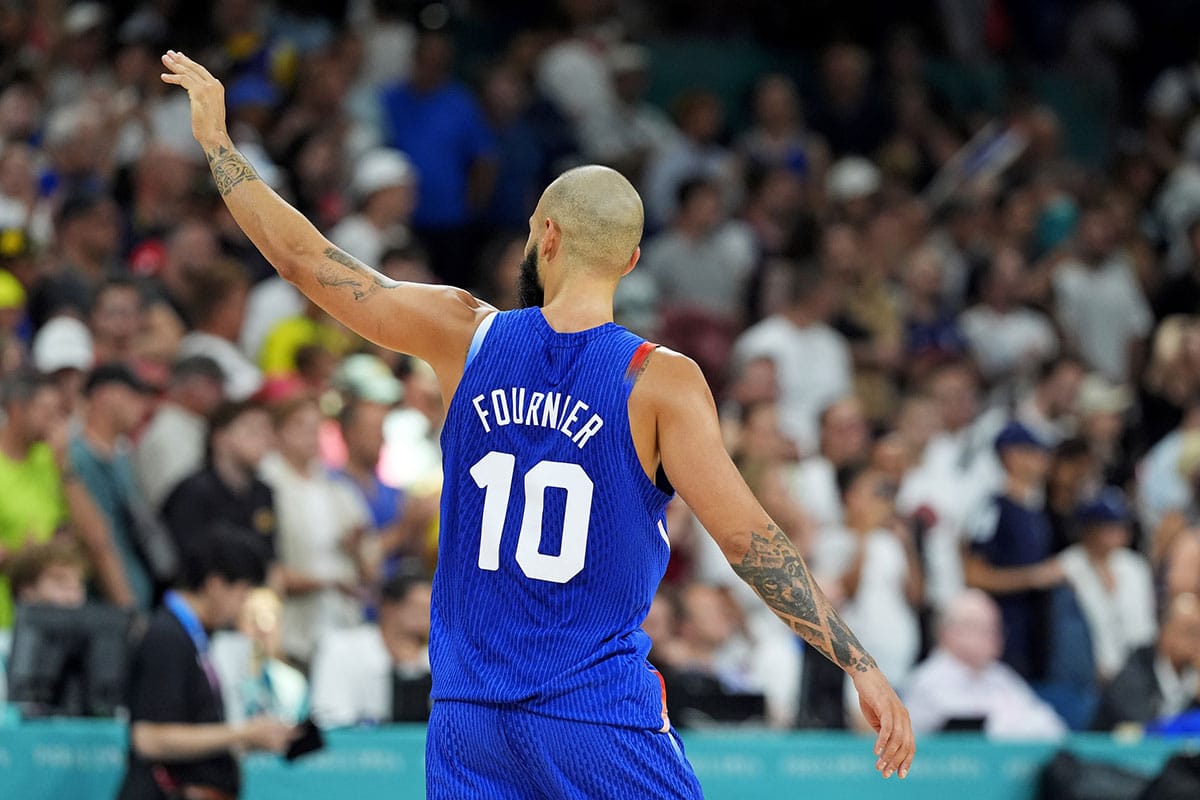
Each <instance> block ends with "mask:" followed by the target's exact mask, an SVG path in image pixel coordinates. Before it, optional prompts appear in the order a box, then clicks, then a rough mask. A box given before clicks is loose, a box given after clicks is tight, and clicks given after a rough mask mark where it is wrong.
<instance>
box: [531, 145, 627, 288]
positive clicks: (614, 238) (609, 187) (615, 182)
mask: <svg viewBox="0 0 1200 800" xmlns="http://www.w3.org/2000/svg"><path fill="white" fill-rule="evenodd" d="M643 218H644V213H643V210H642V199H641V198H640V197H639V196H638V193H637V190H636V189H634V188H633V184H631V183H630V182H629V181H628V180H626V179H625V177H624V176H623V175H621V173H619V172H617V171H616V170H613V169H609V168H608V167H601V166H595V165H591V166H585V167H576V168H575V169H572V170H568V171H567V172H564V173H563V174H562V175H559V176H558V178H556V179H555V180H554V182H553V183H551V184H550V185H549V186H548V187H546V191H545V192H543V193H542V199H541V200H540V201H539V202H538V207H537V210H536V211H535V212H534V223H535V230H537V229H541V228H543V227H544V226H545V222H546V221H547V220H550V221H551V222H553V223H554V224H555V225H557V226H558V228H559V229H560V231H561V235H562V255H563V263H564V264H565V265H567V266H568V267H570V268H574V267H576V266H579V267H582V268H586V269H589V270H593V271H596V272H600V273H604V274H611V275H612V277H613V278H618V277H620V276H621V275H622V274H623V273H624V271H625V268H626V267H627V266H629V261H630V259H631V258H632V257H633V251H634V250H635V249H636V248H637V246H638V243H639V242H640V241H641V239H642V222H643Z"/></svg>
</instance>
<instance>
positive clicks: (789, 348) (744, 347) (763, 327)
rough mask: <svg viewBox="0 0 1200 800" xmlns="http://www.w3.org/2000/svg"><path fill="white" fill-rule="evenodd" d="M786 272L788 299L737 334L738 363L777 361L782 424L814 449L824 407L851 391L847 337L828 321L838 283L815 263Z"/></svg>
mask: <svg viewBox="0 0 1200 800" xmlns="http://www.w3.org/2000/svg"><path fill="white" fill-rule="evenodd" d="M788 277H789V278H790V282H791V286H790V287H789V288H790V295H791V298H790V302H789V304H788V305H787V307H786V308H785V309H784V310H783V311H781V312H779V313H777V314H773V315H771V316H770V317H767V318H766V319H764V320H763V321H762V322H759V323H758V324H756V325H753V326H751V327H750V328H749V329H748V330H747V331H746V332H745V333H743V334H742V335H741V336H740V337H739V338H738V340H737V342H736V343H735V344H734V351H733V354H734V362H735V364H737V365H744V364H747V363H749V362H750V361H752V360H754V359H757V358H769V359H770V360H771V361H773V362H774V364H775V371H776V375H777V378H778V380H779V405H780V411H781V412H782V414H781V417H782V418H781V427H782V428H783V431H784V433H786V434H787V435H788V437H789V438H791V439H792V441H794V442H795V443H796V445H797V446H798V447H800V448H801V451H802V452H809V453H811V452H813V451H815V449H816V445H817V429H818V420H819V417H820V414H821V410H822V409H823V408H825V407H826V406H828V405H829V404H830V403H832V402H834V401H835V400H837V399H838V398H839V397H844V396H846V395H847V394H849V393H850V391H851V388H852V385H851V379H852V375H853V370H852V367H851V363H850V348H849V347H848V346H847V345H846V340H845V338H844V337H843V336H842V335H841V334H840V333H838V332H837V331H835V330H834V329H833V328H831V327H830V326H829V325H828V320H829V318H830V317H831V316H832V315H833V312H834V310H835V307H836V305H837V293H836V289H835V287H834V286H833V285H832V284H831V283H830V281H829V280H828V279H827V278H826V277H825V275H823V274H822V273H821V272H820V270H818V269H817V268H816V267H814V266H812V265H804V266H797V267H796V268H794V271H792V272H791V274H790V275H789V276H788Z"/></svg>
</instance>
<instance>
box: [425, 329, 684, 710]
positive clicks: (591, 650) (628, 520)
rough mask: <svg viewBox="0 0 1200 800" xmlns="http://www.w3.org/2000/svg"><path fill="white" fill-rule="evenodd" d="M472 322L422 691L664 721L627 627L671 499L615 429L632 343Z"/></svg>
mask: <svg viewBox="0 0 1200 800" xmlns="http://www.w3.org/2000/svg"><path fill="white" fill-rule="evenodd" d="M485 326H490V327H485ZM480 328H481V329H480V331H479V332H478V333H477V334H476V337H475V341H474V342H473V343H472V346H471V353H470V354H469V355H468V358H467V366H466V369H465V371H464V373H463V377H462V382H461V383H460V384H459V386H458V389H457V391H456V392H455V394H454V398H453V400H452V401H451V403H450V408H449V410H448V413H447V418H446V424H445V428H444V430H443V431H442V449H443V457H444V471H445V484H444V486H443V488H442V510H441V534H440V540H439V543H438V566H437V572H436V574H435V576H434V581H433V612H432V631H431V634H430V660H431V662H432V666H433V692H432V696H433V698H434V700H460V701H467V702H476V703H487V704H496V705H518V706H520V707H521V708H524V709H526V710H529V711H534V712H537V713H542V714H545V715H548V716H554V717H560V718H563V719H568V720H580V721H585V722H598V723H607V724H612V725H620V726H625V727H634V728H649V729H653V730H661V729H664V726H665V725H666V709H665V695H664V690H663V687H662V682H661V677H660V676H659V674H658V673H657V671H655V670H654V669H653V668H652V667H651V666H650V664H649V663H648V662H647V661H646V655H647V653H648V652H649V650H650V639H649V637H648V636H647V635H646V634H645V633H644V632H643V631H642V629H641V624H642V622H643V620H644V619H645V617H646V614H647V612H648V611H649V608H650V602H651V600H652V599H653V597H654V593H655V591H656V589H657V588H658V584H659V581H660V580H661V579H662V576H663V572H664V571H665V569H666V566H667V558H668V556H669V544H668V539H667V532H666V520H665V516H664V512H665V509H666V505H667V502H668V500H669V499H670V497H669V496H668V495H667V494H665V493H663V492H662V491H660V490H659V489H658V488H657V487H656V486H655V485H654V483H653V482H652V481H651V480H650V479H649V478H648V477H647V476H646V473H645V471H644V470H643V469H642V466H641V463H640V462H639V461H638V457H637V453H636V451H635V449H634V446H633V440H632V438H631V435H630V430H629V410H628V401H629V393H630V390H631V389H632V386H633V376H632V374H631V372H632V371H631V370H630V365H631V361H632V360H633V359H634V356H635V354H637V353H638V350H639V347H641V346H642V345H643V344H644V342H643V340H642V339H640V338H639V337H637V336H635V335H634V334H632V333H630V332H628V331H626V330H625V329H624V328H621V327H620V326H618V325H616V324H615V323H608V324H606V325H601V326H600V327H597V328H591V329H589V330H585V331H579V332H577V333H558V332H557V331H555V330H554V329H553V328H551V327H550V325H549V324H548V323H547V322H546V319H545V317H544V316H543V315H542V311H541V309H540V308H530V309H522V310H520V311H508V312H501V313H497V314H493V315H492V316H490V317H488V318H487V319H486V320H485V321H484V323H483V324H482V325H481V326H480Z"/></svg>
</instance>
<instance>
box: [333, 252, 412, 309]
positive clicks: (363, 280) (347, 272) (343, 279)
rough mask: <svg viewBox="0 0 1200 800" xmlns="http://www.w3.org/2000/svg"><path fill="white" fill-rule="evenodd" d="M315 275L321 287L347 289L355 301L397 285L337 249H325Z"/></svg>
mask: <svg viewBox="0 0 1200 800" xmlns="http://www.w3.org/2000/svg"><path fill="white" fill-rule="evenodd" d="M316 275H317V282H318V283H319V284H321V285H322V286H327V287H331V288H342V287H344V288H347V289H349V290H350V291H351V293H353V295H354V299H355V300H363V299H365V298H367V297H370V296H371V295H372V294H374V293H375V292H377V291H378V290H380V289H390V288H392V287H393V286H396V285H397V284H396V282H395V281H393V280H391V279H389V278H387V277H385V276H383V275H380V274H379V273H378V272H376V271H375V270H373V269H369V268H368V267H367V266H366V265H364V264H363V263H362V262H361V261H359V260H358V259H357V258H354V257H353V256H351V255H350V254H349V253H346V252H345V251H344V250H341V249H339V248H337V247H326V248H325V253H324V259H323V260H322V261H321V263H320V264H318V265H317V270H316Z"/></svg>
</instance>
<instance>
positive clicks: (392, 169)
mask: <svg viewBox="0 0 1200 800" xmlns="http://www.w3.org/2000/svg"><path fill="white" fill-rule="evenodd" d="M350 196H351V198H352V199H353V201H354V204H355V209H356V210H355V212H354V213H353V214H350V215H349V216H347V217H344V218H343V219H342V221H341V222H339V223H338V224H337V225H335V226H333V228H332V229H331V230H330V231H329V240H330V241H331V242H333V243H334V244H336V245H337V246H338V247H340V248H342V249H343V250H345V251H346V252H347V253H350V254H351V255H353V256H354V257H355V258H357V259H359V260H360V261H362V262H363V263H365V264H370V265H371V266H376V265H378V264H379V262H380V259H381V258H382V256H383V254H384V252H385V251H386V250H387V249H388V248H390V247H398V246H401V245H404V244H407V243H408V242H409V240H410V239H411V238H412V233H411V231H410V230H409V225H410V224H411V222H412V213H413V208H414V207H415V203H416V196H417V173H416V170H415V169H414V168H413V165H412V162H411V161H409V160H408V157H407V156H405V155H404V153H402V152H400V151H399V150H395V149H392V148H390V147H380V148H377V149H375V150H371V151H369V152H367V153H366V154H364V155H363V156H362V158H360V159H359V160H358V162H357V163H356V164H355V166H354V177H353V178H352V179H351V181H350Z"/></svg>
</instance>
